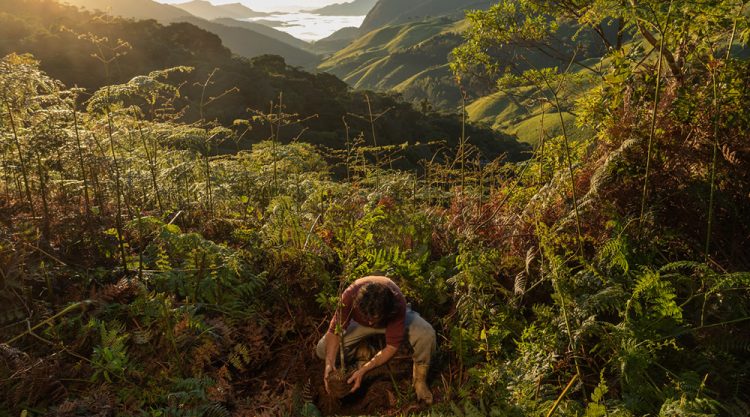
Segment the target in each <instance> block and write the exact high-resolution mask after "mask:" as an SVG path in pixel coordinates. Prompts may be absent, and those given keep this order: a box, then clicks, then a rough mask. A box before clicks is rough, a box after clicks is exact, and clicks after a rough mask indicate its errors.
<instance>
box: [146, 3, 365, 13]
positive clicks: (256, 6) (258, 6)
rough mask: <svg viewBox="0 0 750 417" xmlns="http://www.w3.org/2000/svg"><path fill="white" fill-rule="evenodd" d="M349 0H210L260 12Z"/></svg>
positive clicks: (306, 7)
mask: <svg viewBox="0 0 750 417" xmlns="http://www.w3.org/2000/svg"><path fill="white" fill-rule="evenodd" d="M157 1H158V2H160V3H169V4H174V3H186V2H188V1H189V0H157ZM350 1H351V0H211V3H213V4H226V3H242V4H244V5H245V6H247V7H249V8H251V9H253V10H257V11H260V12H273V11H285V12H286V11H297V10H303V9H315V8H318V7H322V6H326V5H329V4H333V3H348V2H350Z"/></svg>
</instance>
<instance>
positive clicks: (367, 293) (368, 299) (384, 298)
mask: <svg viewBox="0 0 750 417" xmlns="http://www.w3.org/2000/svg"><path fill="white" fill-rule="evenodd" d="M354 305H356V306H357V308H358V309H359V311H360V312H361V313H362V314H363V315H364V316H366V317H369V318H377V319H378V321H379V322H383V320H386V319H389V318H390V317H392V316H393V313H394V310H395V309H396V296H395V295H394V294H393V291H391V289H390V288H388V287H387V286H385V285H382V284H378V283H375V282H370V283H368V284H365V285H364V286H363V287H362V288H360V289H359V292H358V293H357V297H356V298H355V300H354Z"/></svg>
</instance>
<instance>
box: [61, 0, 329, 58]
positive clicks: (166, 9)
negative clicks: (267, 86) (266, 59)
mask: <svg viewBox="0 0 750 417" xmlns="http://www.w3.org/2000/svg"><path fill="white" fill-rule="evenodd" d="M66 3H68V4H71V5H74V6H79V7H85V8H86V9H88V10H100V11H104V12H109V13H111V14H113V15H116V16H122V17H128V18H134V19H156V20H157V21H159V22H161V23H174V22H189V23H192V24H194V25H196V26H198V27H200V28H203V29H205V30H208V31H210V32H212V33H215V34H217V35H219V37H220V38H221V40H222V42H223V43H224V45H225V46H227V47H228V48H229V49H231V50H232V52H234V53H236V54H238V55H241V56H244V57H248V58H252V57H254V56H258V55H265V54H273V55H279V56H282V57H284V59H285V60H286V61H287V62H289V63H290V64H292V65H296V66H303V67H306V68H314V67H315V65H317V63H318V62H319V58H318V57H317V56H316V55H315V54H313V53H311V52H309V51H308V50H307V49H309V46H308V45H306V44H305V43H304V41H301V40H295V38H293V37H292V36H290V35H289V34H286V33H283V32H281V31H278V30H275V29H272V28H268V27H266V26H263V25H261V24H258V23H247V22H239V21H234V20H222V23H231V24H232V26H234V27H232V26H227V25H225V24H221V23H217V22H210V21H207V20H204V19H201V18H199V17H195V16H193V15H191V14H190V13H188V12H187V11H185V10H182V9H180V8H177V7H173V6H168V5H162V4H159V3H156V2H154V1H152V0H128V1H127V2H124V1H121V0H66ZM193 3H194V2H193ZM209 5H210V3H209ZM211 7H215V6H211ZM245 23H247V24H245ZM302 47H305V49H302Z"/></svg>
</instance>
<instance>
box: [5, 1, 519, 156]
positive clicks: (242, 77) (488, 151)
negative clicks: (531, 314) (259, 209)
mask: <svg viewBox="0 0 750 417" xmlns="http://www.w3.org/2000/svg"><path fill="white" fill-rule="evenodd" d="M0 10H2V12H3V13H2V14H1V15H0V20H1V22H0V23H1V26H0V27H1V28H0V31H3V32H4V34H3V35H2V39H3V41H2V42H0V53H2V54H7V53H10V52H19V53H22V52H28V53H31V54H33V55H34V56H35V57H36V58H37V59H39V60H40V61H41V65H42V68H43V69H44V70H45V71H47V72H48V73H49V74H50V75H52V76H53V77H55V78H57V79H59V80H61V81H63V82H64V83H65V84H66V85H69V86H74V85H78V86H81V87H85V88H87V89H88V90H89V91H90V92H93V91H94V90H95V89H97V88H99V87H102V86H104V85H108V84H113V83H125V82H127V81H128V80H130V79H131V78H133V77H135V76H137V75H142V74H148V73H149V72H151V71H154V70H160V69H164V68H169V67H174V66H180V65H187V66H191V67H194V68H195V70H194V71H192V72H191V73H189V74H182V75H179V76H175V77H176V78H175V79H174V81H173V82H174V83H176V84H179V83H182V86H183V87H182V89H183V91H182V95H181V97H180V98H179V99H178V100H177V101H176V102H175V105H177V106H181V107H184V108H185V109H184V110H185V111H184V116H183V117H184V120H186V121H195V120H197V119H199V118H200V117H201V114H202V115H203V118H204V119H206V120H214V119H215V120H217V121H219V122H220V123H223V124H225V125H230V124H232V122H233V121H234V120H236V119H243V118H244V119H246V118H248V117H251V116H252V113H249V112H248V109H251V112H252V111H260V112H268V111H269V106H270V103H272V102H276V103H277V102H278V101H279V95H280V94H283V98H282V101H283V105H284V110H285V111H286V112H288V113H290V114H297V115H299V118H301V119H304V121H302V122H299V123H295V124H293V125H291V126H289V127H288V128H287V129H286V132H285V133H286V135H285V136H284V139H285V140H291V139H293V138H296V137H297V136H298V135H299V134H300V133H301V132H302V131H304V134H303V135H301V136H300V139H301V140H304V141H308V142H311V143H315V144H320V145H325V146H329V147H333V148H340V147H344V146H345V140H346V139H345V137H346V129H347V126H348V128H349V129H350V133H351V135H352V137H356V136H357V135H358V134H359V132H363V131H366V132H371V130H372V129H371V126H369V122H367V120H368V119H367V117H364V115H366V114H367V113H368V111H369V110H368V104H367V101H366V97H365V96H366V93H364V92H357V93H353V92H350V91H349V88H348V87H347V85H346V84H344V83H343V82H341V81H340V80H338V79H337V78H335V77H334V76H332V75H329V74H325V73H321V74H311V73H308V72H305V71H303V70H300V69H296V68H293V67H290V66H287V65H286V64H285V62H284V60H283V59H282V58H280V57H274V56H262V57H257V58H254V59H251V60H246V59H242V58H239V57H236V56H233V55H232V54H231V53H230V51H229V50H228V49H227V48H226V47H224V46H223V45H222V43H221V40H220V39H219V38H218V37H217V36H216V35H214V34H212V33H209V32H207V31H205V30H202V29H199V28H197V27H196V26H194V25H191V24H189V23H176V24H171V25H168V26H163V25H161V24H159V23H157V22H155V21H153V20H151V21H131V20H123V19H118V18H111V19H104V20H102V19H98V18H94V15H91V14H88V13H86V12H81V11H79V10H77V9H75V8H73V7H69V6H61V5H59V4H57V3H55V2H53V1H49V0H21V1H18V2H12V3H3V6H2V9H0ZM91 35H94V36H93V37H92V36H91ZM104 37H106V38H107V39H106V40H105V39H104ZM94 40H95V42H94V43H92V41H94ZM118 40H122V41H123V42H127V43H126V44H125V43H120V42H119V41H118ZM92 53H94V54H101V55H103V56H99V57H98V58H95V57H92V56H91V55H92ZM115 57H116V59H113V58H115ZM108 60H112V62H110V63H107V62H106V61H108ZM214 69H217V71H216V72H215V73H214V75H213V76H211V77H210V82H209V83H208V85H206V89H205V92H204V91H203V87H202V84H205V83H206V81H207V80H209V74H211V73H212V72H213V71H214ZM225 92H229V93H228V94H223V93H225ZM218 96H222V98H221V99H220V101H217V102H216V103H214V104H210V105H206V106H201V98H202V97H203V98H204V100H207V99H208V98H210V97H218ZM368 97H369V100H370V101H371V103H370V104H371V106H370V109H371V110H372V112H373V113H374V114H375V115H377V114H379V113H381V112H385V111H388V113H389V118H388V119H387V121H386V120H385V119H383V120H381V121H379V122H377V123H376V124H375V128H376V135H377V136H376V140H377V143H378V144H379V145H394V144H401V143H405V142H416V141H419V142H422V143H427V142H431V141H446V142H447V143H455V142H456V141H457V140H458V138H459V137H460V136H461V123H460V120H459V119H458V118H457V117H453V116H441V115H437V114H432V115H425V114H422V113H419V112H417V111H416V110H414V109H413V108H412V106H411V105H409V104H407V103H403V102H400V101H398V100H397V99H395V98H394V97H390V96H386V95H382V94H374V93H371V94H369V95H368ZM352 114H353V115H359V116H361V117H357V116H351V115H352ZM347 115H349V116H347ZM312 116H314V117H312ZM344 117H346V118H347V120H346V124H345V123H344V119H343V118H344ZM468 132H469V133H468V134H469V135H470V136H471V138H472V143H476V144H477V146H479V147H480V148H481V150H482V151H483V154H484V155H485V157H486V158H494V157H495V156H498V155H501V154H504V153H509V154H510V157H511V158H513V159H518V158H522V157H523V156H522V152H523V151H524V150H525V149H526V148H525V146H522V145H519V144H517V143H516V142H515V140H513V139H512V138H509V137H507V136H502V135H498V134H495V133H493V132H491V131H490V130H486V129H485V130H482V129H476V128H472V127H469V131H468ZM267 136H268V131H267V130H265V129H263V130H260V129H256V130H253V131H251V132H249V133H248V134H247V135H245V136H244V140H250V141H254V140H260V139H265V138H266V137H267ZM370 143H373V142H372V139H370ZM413 152H417V151H416V150H415V151H413ZM419 152H422V153H423V154H422V156H424V155H426V154H429V153H430V152H431V151H430V150H429V148H424V149H422V150H421V151H419ZM416 158H417V155H416V154H415V155H412V156H411V157H410V158H409V159H411V160H412V161H414V160H416ZM402 163H406V166H412V165H411V164H412V162H406V161H402Z"/></svg>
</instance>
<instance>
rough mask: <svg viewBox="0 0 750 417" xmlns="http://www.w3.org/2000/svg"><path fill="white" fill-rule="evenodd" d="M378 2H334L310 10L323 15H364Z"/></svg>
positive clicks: (372, 0)
mask: <svg viewBox="0 0 750 417" xmlns="http://www.w3.org/2000/svg"><path fill="white" fill-rule="evenodd" d="M377 2H378V0H354V1H351V2H347V3H334V4H329V5H328V6H325V7H321V8H318V9H313V10H310V11H309V13H313V14H318V15H321V16H364V15H366V14H367V13H369V12H370V10H372V9H373V7H375V5H376V4H377Z"/></svg>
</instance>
